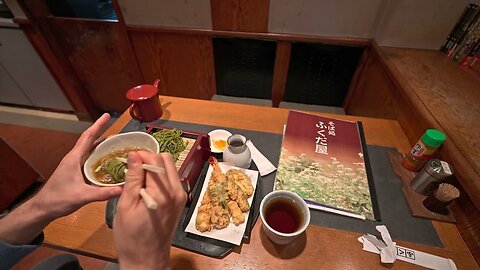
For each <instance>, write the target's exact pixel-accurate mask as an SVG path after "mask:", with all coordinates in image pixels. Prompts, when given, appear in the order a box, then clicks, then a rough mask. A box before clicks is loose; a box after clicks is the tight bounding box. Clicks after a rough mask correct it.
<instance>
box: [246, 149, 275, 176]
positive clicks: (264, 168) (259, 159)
mask: <svg viewBox="0 0 480 270" xmlns="http://www.w3.org/2000/svg"><path fill="white" fill-rule="evenodd" d="M246 144H247V147H248V149H250V153H251V154H252V159H253V162H255V164H256V165H257V168H258V171H259V172H260V175H261V176H265V175H267V174H270V173H271V172H274V171H275V170H276V169H277V168H276V167H275V166H273V164H272V163H271V162H270V160H268V159H267V158H266V157H265V156H264V155H263V154H262V153H261V152H260V151H258V149H257V147H255V145H253V143H252V141H247V143H246Z"/></svg>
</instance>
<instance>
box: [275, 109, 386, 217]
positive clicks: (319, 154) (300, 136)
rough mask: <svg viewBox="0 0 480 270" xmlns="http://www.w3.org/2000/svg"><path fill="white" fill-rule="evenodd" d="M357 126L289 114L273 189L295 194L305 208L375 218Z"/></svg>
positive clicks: (373, 195) (360, 131) (363, 146)
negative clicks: (302, 201) (299, 197)
mask: <svg viewBox="0 0 480 270" xmlns="http://www.w3.org/2000/svg"><path fill="white" fill-rule="evenodd" d="M364 141H365V140H364V136H363V129H362V125H361V123H360V122H351V121H345V120H339V119H333V118H326V117H321V116H316V115H311V114H306V113H301V112H295V111H290V112H289V115H288V120H287V125H286V127H285V132H284V137H283V142H282V150H281V153H280V162H279V165H278V170H277V174H276V179H275V186H274V190H289V191H293V192H295V193H297V194H298V195H300V196H301V197H302V198H303V199H304V200H305V201H306V202H307V204H308V205H309V207H310V208H313V209H320V210H324V211H328V212H332V213H336V214H341V215H345V216H349V217H354V218H360V219H369V220H379V219H380V214H379V211H378V207H377V202H376V193H375V187H374V184H373V179H372V177H371V169H370V164H369V162H368V153H367V149H366V144H365V142H364Z"/></svg>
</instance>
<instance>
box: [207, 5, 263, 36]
mask: <svg viewBox="0 0 480 270" xmlns="http://www.w3.org/2000/svg"><path fill="white" fill-rule="evenodd" d="M210 6H211V9H212V11H211V12H212V26H213V29H214V30H226V31H238V32H268V14H269V9H270V0H229V1H225V0H210Z"/></svg>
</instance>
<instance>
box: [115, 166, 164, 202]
mask: <svg viewBox="0 0 480 270" xmlns="http://www.w3.org/2000/svg"><path fill="white" fill-rule="evenodd" d="M117 159H118V160H119V161H121V162H123V163H127V159H126V158H120V157H117ZM142 168H143V169H144V170H146V171H150V172H154V173H165V169H164V168H162V167H157V166H153V165H150V164H142ZM127 171H128V169H125V173H127ZM140 196H142V199H143V202H144V203H145V206H146V207H147V208H148V209H150V210H156V209H157V207H158V204H157V202H156V201H155V200H154V199H153V198H152V196H150V194H148V193H147V191H146V190H145V188H141V189H140Z"/></svg>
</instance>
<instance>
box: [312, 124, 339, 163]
mask: <svg viewBox="0 0 480 270" xmlns="http://www.w3.org/2000/svg"><path fill="white" fill-rule="evenodd" d="M315 126H316V127H317V129H318V130H317V135H316V136H315V153H319V154H323V155H328V143H327V141H328V136H333V137H335V123H334V122H333V121H329V122H328V125H325V124H324V123H323V122H322V121H318V123H317V124H315ZM327 135H328V136H327Z"/></svg>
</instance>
